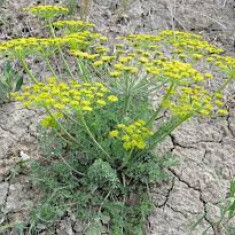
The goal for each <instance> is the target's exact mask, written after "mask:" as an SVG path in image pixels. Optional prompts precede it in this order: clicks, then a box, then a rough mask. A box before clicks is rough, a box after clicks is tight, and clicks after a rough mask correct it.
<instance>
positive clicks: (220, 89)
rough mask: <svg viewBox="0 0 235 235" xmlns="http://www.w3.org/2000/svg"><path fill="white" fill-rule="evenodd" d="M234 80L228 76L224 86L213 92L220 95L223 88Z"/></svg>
mask: <svg viewBox="0 0 235 235" xmlns="http://www.w3.org/2000/svg"><path fill="white" fill-rule="evenodd" d="M233 79H234V78H233V77H232V76H230V78H229V79H227V80H226V81H225V82H224V84H223V85H222V86H221V87H220V88H219V89H218V90H217V91H216V92H215V93H221V92H222V91H223V90H224V89H225V88H226V86H227V85H228V84H229V83H230V82H231V80H233Z"/></svg>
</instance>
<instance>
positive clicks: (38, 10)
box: [24, 5, 69, 19]
mask: <svg viewBox="0 0 235 235" xmlns="http://www.w3.org/2000/svg"><path fill="white" fill-rule="evenodd" d="M24 10H26V11H28V12H30V13H32V14H34V15H36V16H38V17H41V18H45V19H49V18H54V17H57V16H61V15H65V14H67V13H68V12H69V9H68V8H66V7H61V6H53V5H45V6H34V7H27V8H24Z"/></svg>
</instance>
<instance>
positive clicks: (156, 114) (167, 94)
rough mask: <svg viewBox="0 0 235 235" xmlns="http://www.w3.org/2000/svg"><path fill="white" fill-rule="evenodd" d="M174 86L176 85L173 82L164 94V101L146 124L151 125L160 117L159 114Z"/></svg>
mask: <svg viewBox="0 0 235 235" xmlns="http://www.w3.org/2000/svg"><path fill="white" fill-rule="evenodd" d="M173 87H174V84H173V83H172V84H171V86H170V88H169V89H168V91H167V93H166V94H165V95H164V96H163V99H162V102H161V104H160V105H159V107H158V109H157V110H156V111H155V112H154V114H153V115H152V117H151V118H150V119H149V120H148V121H147V123H146V126H149V125H151V124H153V122H154V120H155V119H156V118H157V117H158V114H159V113H160V112H161V111H162V109H163V105H164V102H165V101H166V100H167V99H168V97H169V96H170V94H171V91H172V89H173Z"/></svg>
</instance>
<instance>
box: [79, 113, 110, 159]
mask: <svg viewBox="0 0 235 235" xmlns="http://www.w3.org/2000/svg"><path fill="white" fill-rule="evenodd" d="M78 115H79V118H80V120H81V122H82V124H83V127H84V128H85V130H86V132H87V134H88V135H89V136H90V138H91V139H92V141H93V142H94V144H95V145H96V147H97V148H99V149H100V150H101V151H102V152H103V154H104V155H105V156H106V157H107V158H109V159H110V158H111V157H110V155H109V154H108V153H107V152H106V151H105V150H104V149H103V147H102V146H101V145H100V144H99V143H98V142H97V140H96V139H95V137H94V135H93V134H92V132H91V131H90V129H89V127H88V126H87V124H86V121H85V119H84V117H83V114H82V111H81V110H79V111H78Z"/></svg>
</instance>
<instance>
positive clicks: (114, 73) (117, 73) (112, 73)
mask: <svg viewBox="0 0 235 235" xmlns="http://www.w3.org/2000/svg"><path fill="white" fill-rule="evenodd" d="M109 75H110V76H111V77H119V76H120V75H121V72H120V71H113V72H110V73H109Z"/></svg>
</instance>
